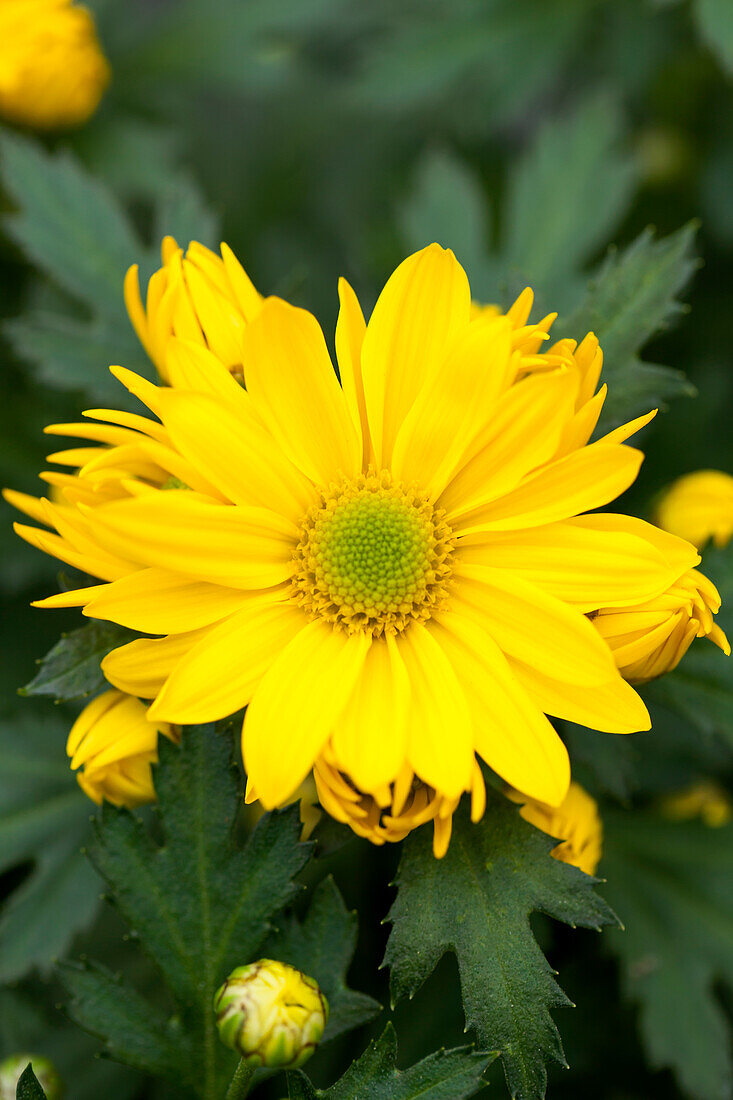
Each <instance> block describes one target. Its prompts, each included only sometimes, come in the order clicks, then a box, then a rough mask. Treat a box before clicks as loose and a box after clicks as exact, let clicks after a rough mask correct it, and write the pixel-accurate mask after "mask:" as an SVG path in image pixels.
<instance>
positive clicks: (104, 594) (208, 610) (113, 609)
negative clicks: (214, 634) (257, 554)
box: [82, 569, 248, 634]
mask: <svg viewBox="0 0 733 1100" xmlns="http://www.w3.org/2000/svg"><path fill="white" fill-rule="evenodd" d="M88 591H89V593H90V595H89V597H88V599H87V601H85V602H86V603H87V606H86V607H85V608H84V614H85V615H87V616H89V617H90V618H92V619H107V620H109V621H110V622H113V623H119V624H120V626H127V627H129V628H130V629H131V630H140V631H142V632H143V633H144V634H180V633H183V632H184V631H188V630H196V629H198V627H200V626H209V625H210V624H211V623H215V622H218V621H219V620H220V619H223V618H225V616H227V615H231V614H232V613H233V612H234V611H237V610H238V609H239V608H240V607H241V606H242V604H243V603H244V602H245V601H246V600H247V599H248V595H247V593H246V592H243V591H242V589H241V588H226V587H224V586H222V585H218V584H207V582H206V581H189V580H186V579H185V578H183V577H181V576H180V575H179V574H177V573H169V572H168V571H167V570H165V569H140V570H137V571H136V572H135V573H130V574H129V576H127V577H122V578H120V580H117V581H113V583H112V584H107V585H104V586H102V587H96V588H94V589H89V590H88ZM82 592H83V590H82Z"/></svg>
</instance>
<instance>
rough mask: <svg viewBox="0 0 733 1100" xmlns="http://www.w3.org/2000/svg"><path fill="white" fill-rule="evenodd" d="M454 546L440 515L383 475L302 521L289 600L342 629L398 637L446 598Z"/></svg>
mask: <svg viewBox="0 0 733 1100" xmlns="http://www.w3.org/2000/svg"><path fill="white" fill-rule="evenodd" d="M451 549H452V541H451V537H450V531H449V529H448V527H447V526H446V524H445V523H444V522H443V519H442V513H441V512H440V511H439V510H436V509H435V508H434V507H433V505H431V504H430V503H429V502H428V500H427V499H426V497H425V496H424V495H423V494H421V493H419V492H418V491H417V490H413V489H411V488H405V487H404V486H402V485H401V484H399V483H396V482H393V481H392V478H391V476H390V474H389V473H387V472H383V473H381V474H379V475H376V474H367V475H364V476H362V477H360V478H358V479H356V480H355V481H350V482H344V483H343V484H341V485H339V486H337V487H336V488H335V490H334V492H333V493H332V494H330V495H329V496H324V497H323V498H322V500H321V501H320V503H319V504H318V505H316V506H315V507H314V508H312V509H311V511H310V512H309V513H308V516H307V517H306V520H305V523H304V525H303V532H302V536H301V539H300V542H299V544H298V549H297V551H296V562H297V566H298V568H297V572H296V576H295V578H294V582H293V584H294V591H293V594H294V595H295V597H296V598H297V599H298V601H299V602H300V603H302V604H303V605H304V606H306V608H307V610H308V611H309V612H311V613H312V614H313V615H314V616H320V617H322V618H325V619H327V620H328V621H330V622H332V623H334V625H338V626H340V627H342V628H344V629H347V630H349V631H350V632H351V631H354V630H367V631H370V632H371V633H372V634H382V633H384V631H385V630H389V631H391V632H393V633H396V632H398V631H400V630H404V628H405V627H406V626H407V625H408V623H409V622H410V621H411V620H412V619H415V618H418V619H426V618H429V617H430V614H431V613H432V611H433V610H435V608H436V607H437V605H438V604H439V603H441V602H442V600H443V598H444V596H445V595H446V588H445V584H446V581H447V579H448V574H449V573H450V555H451Z"/></svg>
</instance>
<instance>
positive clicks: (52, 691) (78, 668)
mask: <svg viewBox="0 0 733 1100" xmlns="http://www.w3.org/2000/svg"><path fill="white" fill-rule="evenodd" d="M133 637H134V635H133V634H132V632H131V631H129V630H126V629H125V627H122V626H117V624H116V623H106V622H102V621H100V620H96V619H95V620H94V621H92V622H90V623H89V624H88V625H87V626H82V627H80V628H79V629H78V630H72V631H71V633H70V634H63V635H62V636H61V639H60V641H58V642H57V643H56V645H55V646H53V648H52V649H50V650H49V651H48V653H47V654H46V656H45V657H42V658H41V660H40V662H39V664H40V668H39V670H38V672H37V673H36V675H35V676H34V677H33V679H32V680H31V681H30V683H29V684H26V686H25V687H24V688H22V689H21V694H22V695H52V696H53V697H54V698H55V699H57V700H61V701H66V700H69V699H81V698H86V697H88V696H90V695H96V694H98V692H100V691H103V690H104V689H106V688H108V687H109V684H108V683H107V681H106V680H105V678H104V676H103V674H102V670H101V667H100V665H101V663H102V660H103V658H104V657H106V656H107V654H108V653H109V652H110V651H111V650H113V649H116V648H117V646H120V645H124V644H125V642H128V641H130V640H131V638H133Z"/></svg>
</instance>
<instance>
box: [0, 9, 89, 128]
mask: <svg viewBox="0 0 733 1100" xmlns="http://www.w3.org/2000/svg"><path fill="white" fill-rule="evenodd" d="M109 77H110V69H109V65H108V63H107V60H106V58H105V57H104V54H103V53H102V50H101V48H100V45H99V41H98V39H97V33H96V30H95V26H94V19H93V18H92V15H91V12H89V11H87V9H86V8H84V7H80V6H77V5H76V4H74V3H72V2H71V0H3V2H2V3H1V4H0V114H1V115H3V116H4V117H5V118H7V119H9V120H10V121H11V122H18V123H20V124H21V125H23V126H32V127H34V128H35V129H41V130H45V129H56V128H59V127H66V126H78V125H80V124H81V123H83V122H86V120H87V119H88V118H89V116H90V115H92V114H93V113H94V111H95V110H96V109H97V107H98V105H99V101H100V99H101V98H102V93H103V92H104V89H105V88H106V86H107V83H108V82H109Z"/></svg>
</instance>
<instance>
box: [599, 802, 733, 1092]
mask: <svg viewBox="0 0 733 1100" xmlns="http://www.w3.org/2000/svg"><path fill="white" fill-rule="evenodd" d="M604 826H605V854H604V858H603V865H602V866H603V872H604V874H605V875H607V877H608V885H607V887H606V891H607V893H608V895H609V898H610V900H611V902H612V904H613V905H614V907H615V908H617V910H618V912H619V915H620V916H621V918H622V920H623V921H624V924H625V931H623V932H621V931H614V932H613V933H612V934H611V935H610V936H609V943H610V946H611V947H612V948H613V950H614V951H615V952H616V954H617V955H618V957H619V959H620V961H621V967H622V975H623V984H624V988H625V991H626V994H627V996H629V997H630V998H632V999H633V1000H634V1001H636V1002H638V1004H639V1006H640V1016H639V1024H640V1030H641V1037H642V1040H643V1043H644V1046H645V1048H646V1052H647V1056H648V1058H649V1061H650V1063H651V1065H652V1066H653V1067H654V1068H655V1069H661V1068H670V1069H672V1071H673V1072H674V1074H675V1076H676V1078H677V1080H678V1082H679V1084H680V1087H681V1088H682V1089H683V1091H685V1092H686V1093H687V1094H688V1095H689V1096H691V1097H694V1098H695V1100H728V1098H729V1097H730V1092H731V1086H732V1084H733V1062H732V1060H731V1053H730V1041H729V1040H730V1032H729V1026H728V1021H727V1017H726V1013H725V1011H724V1009H723V1006H722V1005H721V1003H720V1002H719V1000H718V998H717V996H716V993H715V987H716V985H717V984H718V983H725V984H726V985H727V986H728V988H729V989H730V988H733V825H730V824H729V825H727V826H725V827H722V828H718V829H711V828H709V827H708V826H706V825H704V824H702V822H700V821H690V822H673V821H665V820H663V819H661V818H659V817H655V816H653V815H652V814H644V813H642V812H636V813H634V814H633V816H632V815H628V814H607V815H606V816H605V818H604Z"/></svg>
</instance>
